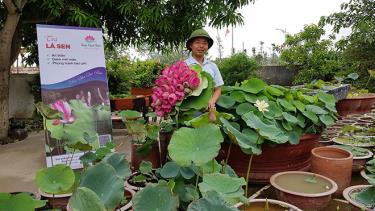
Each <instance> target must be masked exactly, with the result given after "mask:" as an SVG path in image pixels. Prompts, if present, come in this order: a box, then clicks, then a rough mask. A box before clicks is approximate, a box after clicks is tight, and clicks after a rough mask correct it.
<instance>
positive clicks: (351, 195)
mask: <svg viewBox="0 0 375 211" xmlns="http://www.w3.org/2000/svg"><path fill="white" fill-rule="evenodd" d="M368 187H371V185H355V186H350V187H348V188H346V189H345V190H344V191H343V193H342V195H343V196H344V198H345V199H346V200H347V201H348V202H349V203H350V204H351V205H353V206H354V207H357V208H359V209H361V210H365V211H371V210H372V211H373V210H375V207H366V206H365V205H364V204H362V203H360V202H359V201H357V200H356V199H355V194H356V193H358V192H360V191H361V190H363V189H365V188H368Z"/></svg>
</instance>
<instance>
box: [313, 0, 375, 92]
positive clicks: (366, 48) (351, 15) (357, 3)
mask: <svg viewBox="0 0 375 211" xmlns="http://www.w3.org/2000/svg"><path fill="white" fill-rule="evenodd" d="M374 8H375V1H374V0H351V1H349V2H348V3H343V4H341V11H340V12H337V13H333V14H331V15H329V16H327V17H322V18H321V20H320V24H321V25H325V24H332V25H333V32H334V33H338V32H339V31H340V30H341V29H343V28H350V29H351V30H352V32H351V34H350V35H349V36H348V37H346V38H343V39H341V40H340V41H339V42H338V43H337V45H336V46H337V47H338V49H340V50H341V51H342V54H343V61H345V62H346V63H347V64H346V65H347V66H351V67H352V68H348V71H352V70H353V69H354V70H356V71H357V72H358V74H359V75H360V78H359V80H357V81H356V83H357V84H356V85H359V86H362V87H364V88H365V86H366V85H367V88H368V89H369V90H370V91H375V80H374V79H373V80H372V83H367V82H368V78H369V77H370V75H369V73H368V70H369V69H372V70H374V69H375V9H374Z"/></svg>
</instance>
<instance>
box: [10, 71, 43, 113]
mask: <svg viewBox="0 0 375 211" xmlns="http://www.w3.org/2000/svg"><path fill="white" fill-rule="evenodd" d="M36 77H37V74H11V75H10V82H9V118H12V117H14V118H31V117H32V114H33V111H34V97H33V95H32V94H31V92H30V86H29V83H28V82H32V81H33V80H35V78H36Z"/></svg>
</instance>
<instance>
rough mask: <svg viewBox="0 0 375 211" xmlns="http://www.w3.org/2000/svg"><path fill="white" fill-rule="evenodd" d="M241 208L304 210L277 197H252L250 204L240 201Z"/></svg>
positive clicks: (249, 210)
mask: <svg viewBox="0 0 375 211" xmlns="http://www.w3.org/2000/svg"><path fill="white" fill-rule="evenodd" d="M236 207H238V208H239V209H240V210H247V211H251V210H254V211H256V210H288V211H302V210H301V209H300V208H298V207H296V206H294V205H292V204H289V203H286V202H283V201H279V200H275V199H251V200H249V205H246V204H244V203H238V204H237V205H236Z"/></svg>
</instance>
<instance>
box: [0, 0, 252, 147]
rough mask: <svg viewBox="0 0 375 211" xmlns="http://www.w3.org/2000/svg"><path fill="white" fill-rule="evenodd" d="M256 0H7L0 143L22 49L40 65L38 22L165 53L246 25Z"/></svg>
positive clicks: (1, 6) (0, 12)
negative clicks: (202, 35) (13, 68)
mask: <svg viewBox="0 0 375 211" xmlns="http://www.w3.org/2000/svg"><path fill="white" fill-rule="evenodd" d="M253 1H254V0H229V1H218V0H203V1H202V0H189V1H187V0H181V1H175V0H155V1H149V0H140V1H131V0H113V1H112V0H95V1H92V0H81V1H73V0H3V1H1V2H0V108H1V111H2V112H1V113H0V141H2V140H5V139H6V138H7V132H8V128H9V123H8V113H9V112H8V103H9V91H8V85H9V72H10V71H9V70H10V65H11V64H12V63H13V61H14V59H15V57H16V55H18V52H19V49H20V47H21V45H22V46H25V47H27V49H28V50H29V52H30V53H31V56H30V57H29V59H31V60H30V61H36V58H37V52H36V30H35V24H36V23H48V24H59V25H75V26H90V27H101V28H102V29H103V31H104V32H105V34H106V37H105V38H106V42H108V43H111V44H113V45H116V44H123V45H125V46H128V45H132V46H138V45H141V44H143V43H147V44H149V45H150V46H151V47H152V48H155V49H157V50H161V51H165V50H167V49H171V48H173V47H174V46H178V45H179V44H181V43H183V42H184V41H185V40H186V39H187V38H188V36H189V35H190V33H191V32H192V31H193V30H195V29H197V28H201V27H203V26H205V25H206V24H209V25H210V26H212V27H216V28H220V27H224V26H229V25H231V24H234V25H236V24H243V16H242V15H241V14H240V13H239V12H238V11H237V10H238V9H240V8H241V7H243V6H245V5H247V4H249V3H250V2H253Z"/></svg>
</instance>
